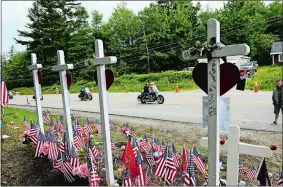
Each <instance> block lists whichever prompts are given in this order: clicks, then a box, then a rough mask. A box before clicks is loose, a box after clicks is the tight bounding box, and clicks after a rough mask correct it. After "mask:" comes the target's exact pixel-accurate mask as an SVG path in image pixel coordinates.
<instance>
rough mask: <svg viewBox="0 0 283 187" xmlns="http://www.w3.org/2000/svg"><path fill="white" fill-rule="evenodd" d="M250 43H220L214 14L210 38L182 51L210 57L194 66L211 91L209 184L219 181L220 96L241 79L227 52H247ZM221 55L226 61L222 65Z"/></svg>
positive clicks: (197, 77)
mask: <svg viewBox="0 0 283 187" xmlns="http://www.w3.org/2000/svg"><path fill="white" fill-rule="evenodd" d="M249 52H250V47H249V46H248V45H245V44H239V45H229V46H225V45H223V44H221V43H220V23H219V21H217V20H216V19H214V18H210V19H209V20H208V21H207V42H205V43H204V44H203V45H202V44H201V43H200V42H196V48H195V47H193V48H191V49H189V50H186V51H184V52H183V53H182V57H183V59H184V60H196V59H201V58H207V59H208V63H207V64H206V63H199V64H198V65H197V66H196V67H195V68H194V70H193V79H194V82H195V83H196V84H197V85H198V86H199V87H200V88H201V89H202V90H203V91H204V92H205V93H206V94H208V124H210V125H209V126H208V139H209V141H208V185H209V186H218V185H219V172H218V171H219V169H218V167H219V166H218V163H219V137H220V134H219V115H220V113H219V99H220V96H221V95H224V94H225V93H226V92H228V91H229V90H230V89H231V88H233V87H234V86H235V85H236V84H237V83H238V82H239V81H240V72H239V69H238V68H237V66H235V65H234V64H231V63H227V60H226V57H227V56H236V55H247V54H249ZM220 58H222V59H223V61H224V64H222V65H220Z"/></svg>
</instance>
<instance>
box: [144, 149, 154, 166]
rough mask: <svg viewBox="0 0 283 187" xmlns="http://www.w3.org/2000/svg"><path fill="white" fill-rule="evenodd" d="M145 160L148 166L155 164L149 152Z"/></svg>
mask: <svg viewBox="0 0 283 187" xmlns="http://www.w3.org/2000/svg"><path fill="white" fill-rule="evenodd" d="M146 160H147V162H148V165H149V166H153V165H154V164H155V161H154V158H153V156H152V152H151V151H149V152H148V153H147V154H146Z"/></svg>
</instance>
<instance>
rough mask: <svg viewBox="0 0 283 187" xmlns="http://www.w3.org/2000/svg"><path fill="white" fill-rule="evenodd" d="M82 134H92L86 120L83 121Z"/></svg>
mask: <svg viewBox="0 0 283 187" xmlns="http://www.w3.org/2000/svg"><path fill="white" fill-rule="evenodd" d="M83 130H84V132H85V133H86V134H87V135H88V134H90V133H92V131H93V129H92V128H91V125H90V123H89V121H88V119H86V120H85V125H84V127H83Z"/></svg>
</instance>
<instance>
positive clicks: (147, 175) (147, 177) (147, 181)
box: [145, 166, 151, 186]
mask: <svg viewBox="0 0 283 187" xmlns="http://www.w3.org/2000/svg"><path fill="white" fill-rule="evenodd" d="M145 181H146V185H147V186H149V185H151V168H150V167H149V166H148V167H147V170H146V173H145Z"/></svg>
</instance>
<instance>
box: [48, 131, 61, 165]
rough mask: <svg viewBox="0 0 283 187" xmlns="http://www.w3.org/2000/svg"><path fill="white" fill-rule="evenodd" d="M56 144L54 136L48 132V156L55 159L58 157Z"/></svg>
mask: <svg viewBox="0 0 283 187" xmlns="http://www.w3.org/2000/svg"><path fill="white" fill-rule="evenodd" d="M58 152H59V150H58V146H57V141H56V140H55V139H54V137H53V136H52V135H51V134H50V135H49V150H48V158H49V159H52V160H56V159H57V157H58Z"/></svg>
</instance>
